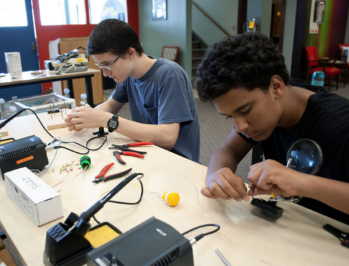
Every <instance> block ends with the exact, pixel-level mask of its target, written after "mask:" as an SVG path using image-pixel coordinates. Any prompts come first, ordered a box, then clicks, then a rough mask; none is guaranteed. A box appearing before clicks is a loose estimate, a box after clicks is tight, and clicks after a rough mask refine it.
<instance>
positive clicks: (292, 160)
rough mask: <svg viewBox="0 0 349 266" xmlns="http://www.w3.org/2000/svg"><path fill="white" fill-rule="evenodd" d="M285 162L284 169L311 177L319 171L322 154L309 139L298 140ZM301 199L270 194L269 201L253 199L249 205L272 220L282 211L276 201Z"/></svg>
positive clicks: (292, 146) (316, 145) (296, 200)
mask: <svg viewBox="0 0 349 266" xmlns="http://www.w3.org/2000/svg"><path fill="white" fill-rule="evenodd" d="M286 161H287V165H286V167H289V168H291V169H293V170H296V171H298V172H301V173H305V174H310V175H313V174H316V173H317V172H318V171H319V169H320V167H321V165H322V161H323V154H322V150H321V148H320V146H319V145H318V144H317V143H316V142H315V141H313V140H311V139H299V140H297V141H295V142H294V143H293V144H292V145H291V147H290V148H289V149H288V152H287V155H286ZM301 198H302V197H290V198H283V197H281V196H276V197H275V196H274V195H273V194H272V197H271V198H270V199H269V201H265V200H263V199H259V198H253V199H252V202H251V204H252V205H254V206H256V207H258V208H260V209H261V210H262V211H264V212H265V213H268V214H269V215H271V216H273V217H274V218H279V217H281V215H282V213H283V209H282V208H279V207H278V206H276V203H277V201H290V202H299V201H300V200H301Z"/></svg>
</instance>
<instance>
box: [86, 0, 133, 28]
mask: <svg viewBox="0 0 349 266" xmlns="http://www.w3.org/2000/svg"><path fill="white" fill-rule="evenodd" d="M89 11H90V24H98V23H99V22H101V21H102V20H104V19H108V18H117V19H120V20H123V21H125V22H127V4H126V0H89Z"/></svg>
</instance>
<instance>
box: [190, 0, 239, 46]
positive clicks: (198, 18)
mask: <svg viewBox="0 0 349 266" xmlns="http://www.w3.org/2000/svg"><path fill="white" fill-rule="evenodd" d="M195 3H196V4H197V5H198V6H199V7H200V8H201V9H203V10H204V11H205V12H206V13H207V14H208V15H209V16H210V17H211V18H212V19H214V20H215V21H216V22H217V23H218V24H219V25H220V26H221V27H222V28H223V29H224V30H225V31H226V32H227V33H228V34H229V35H235V34H236V33H237V22H238V21H237V20H238V6H239V1H238V0H219V2H216V1H215V0H196V1H195ZM217 3H219V4H217ZM192 26H193V31H194V32H195V33H196V34H197V35H198V36H200V38H201V39H202V40H203V41H204V42H205V43H206V44H207V45H211V44H213V43H215V42H217V41H219V40H221V39H222V38H223V37H225V36H226V35H225V34H224V32H222V31H221V30H220V29H219V28H218V27H217V26H216V25H215V24H213V23H212V22H211V21H210V20H209V19H208V18H207V17H206V16H205V15H204V14H203V13H202V12H201V11H200V10H199V9H197V8H196V7H195V6H194V5H193V7H192Z"/></svg>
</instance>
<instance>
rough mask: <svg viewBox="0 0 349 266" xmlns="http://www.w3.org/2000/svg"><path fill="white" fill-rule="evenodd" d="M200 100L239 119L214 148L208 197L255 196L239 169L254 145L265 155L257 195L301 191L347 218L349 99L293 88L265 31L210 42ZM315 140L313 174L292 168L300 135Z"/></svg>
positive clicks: (254, 182) (254, 183)
mask: <svg viewBox="0 0 349 266" xmlns="http://www.w3.org/2000/svg"><path fill="white" fill-rule="evenodd" d="M197 76H198V79H197V80H196V84H195V85H196V87H197V90H198V94H199V97H200V99H201V100H203V101H212V102H213V104H214V105H215V107H216V109H217V111H218V112H219V113H220V114H222V115H224V116H225V117H226V118H227V119H228V120H229V121H231V122H232V123H233V124H234V128H233V130H232V131H231V133H230V135H229V136H228V138H227V139H226V140H225V141H224V143H223V144H222V145H221V147H220V148H219V149H218V150H217V151H216V152H215V153H214V155H213V156H212V159H211V161H210V164H209V167H208V172H207V176H206V187H204V188H203V189H202V190H201V192H202V194H203V195H205V196H206V197H209V198H223V199H230V198H232V199H235V200H237V201H241V200H245V201H247V200H249V195H251V192H250V191H249V192H248V191H247V189H246V186H245V184H244V181H243V179H242V178H240V177H239V176H237V175H236V174H235V173H234V172H235V170H236V167H237V165H238V163H239V162H240V161H241V160H242V158H243V157H244V156H245V155H246V154H247V153H248V152H249V151H250V150H251V149H252V148H253V146H254V145H255V144H256V143H259V142H260V143H261V144H262V146H263V152H264V157H265V159H266V160H264V161H263V162H260V163H257V164H254V165H252V166H251V167H250V171H249V173H248V180H249V181H250V182H251V184H250V188H252V187H253V188H254V195H258V194H269V195H270V193H271V192H273V193H274V194H275V195H280V196H283V197H290V196H301V197H303V198H302V199H301V201H300V202H299V204H301V205H303V206H306V207H308V208H311V209H313V210H315V211H317V212H320V213H323V214H325V215H328V216H330V217H333V218H335V219H338V220H340V221H342V222H345V223H349V215H348V214H349V184H348V183H349V163H348V158H349V100H348V99H345V98H343V97H340V96H338V95H336V94H329V93H323V92H320V93H315V92H313V91H311V90H307V89H304V88H301V87H299V86H292V85H290V78H289V74H288V71H287V69H286V65H285V63H284V58H283V56H282V54H281V53H280V52H279V51H278V50H277V49H276V47H275V45H274V44H273V42H272V41H271V40H270V39H269V38H267V37H266V36H264V35H262V34H259V33H245V34H241V35H235V36H233V37H227V38H225V39H223V40H222V41H220V42H218V43H216V44H214V45H212V46H210V47H209V48H208V49H207V52H206V55H205V57H204V59H203V61H202V63H201V64H200V65H199V68H198V71H197ZM302 138H307V139H312V140H313V141H315V142H317V143H318V144H319V146H320V147H321V149H322V152H323V163H322V166H321V168H320V170H319V171H318V173H317V174H316V176H314V175H309V174H304V173H300V172H297V171H295V170H293V169H290V168H286V166H285V165H286V155H287V151H288V149H289V148H290V146H291V145H292V144H293V143H294V142H295V141H297V140H299V139H302Z"/></svg>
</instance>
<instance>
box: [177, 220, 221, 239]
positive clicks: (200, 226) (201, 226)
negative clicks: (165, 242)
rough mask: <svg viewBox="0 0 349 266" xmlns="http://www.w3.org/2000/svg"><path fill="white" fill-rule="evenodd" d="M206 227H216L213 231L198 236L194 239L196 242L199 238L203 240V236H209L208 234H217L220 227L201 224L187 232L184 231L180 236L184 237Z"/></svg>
mask: <svg viewBox="0 0 349 266" xmlns="http://www.w3.org/2000/svg"><path fill="white" fill-rule="evenodd" d="M207 226H215V227H217V228H216V229H215V230H212V231H210V232H207V233H203V234H200V235H198V236H196V237H195V239H196V240H197V241H198V240H200V239H201V238H203V237H204V236H207V235H210V234H213V233H215V232H217V231H218V230H219V229H220V228H221V227H220V226H219V225H218V224H203V225H199V226H197V227H194V228H192V229H189V230H188V231H185V232H184V233H182V235H186V234H188V233H190V232H192V231H194V230H197V229H200V228H203V227H207Z"/></svg>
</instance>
